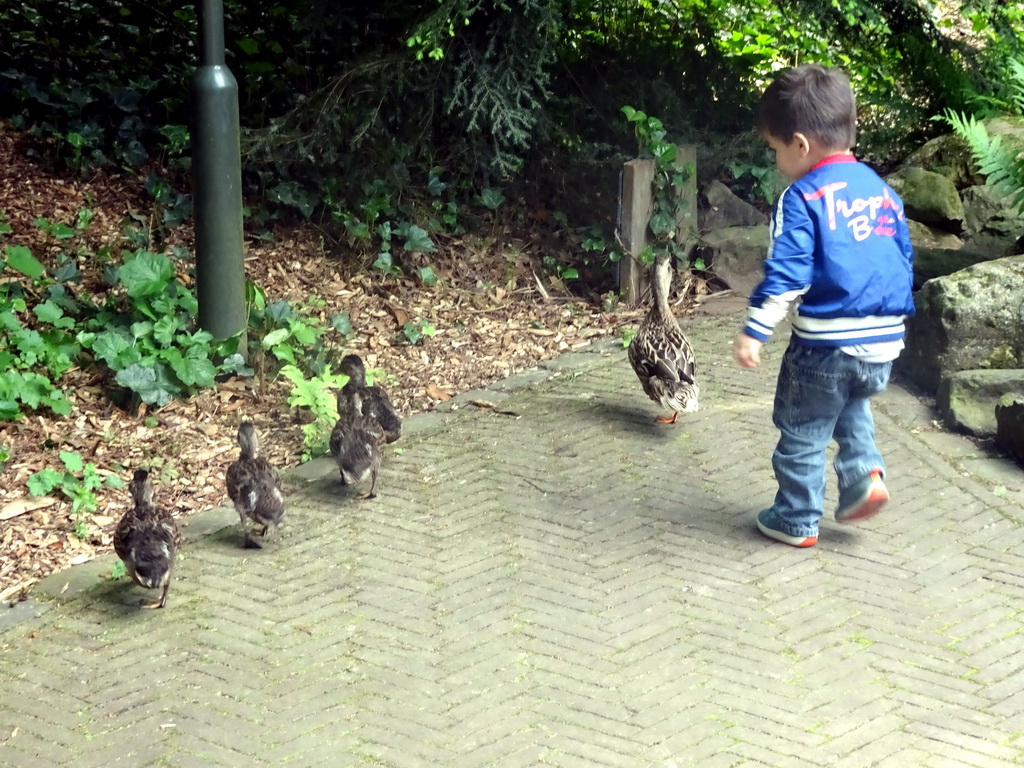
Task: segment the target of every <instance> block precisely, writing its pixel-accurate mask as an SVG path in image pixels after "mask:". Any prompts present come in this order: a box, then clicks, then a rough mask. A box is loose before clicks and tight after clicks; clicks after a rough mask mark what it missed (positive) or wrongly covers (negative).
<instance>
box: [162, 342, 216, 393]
mask: <svg viewBox="0 0 1024 768" xmlns="http://www.w3.org/2000/svg"><path fill="white" fill-rule="evenodd" d="M190 351H191V350H190ZM160 357H161V358H162V359H164V360H166V361H167V364H168V365H170V366H171V370H173V371H174V373H175V375H176V376H177V377H178V378H179V379H180V380H181V383H182V384H184V385H185V386H186V387H212V386H213V384H214V380H213V377H214V375H215V374H216V372H217V371H216V369H215V368H214V367H213V363H211V362H210V361H209V360H208V359H207V358H205V357H202V358H201V357H193V356H191V355H186V356H184V357H183V356H182V354H181V352H179V351H178V350H177V349H176V348H174V347H172V348H171V349H165V350H163V351H162V352H161V353H160Z"/></svg>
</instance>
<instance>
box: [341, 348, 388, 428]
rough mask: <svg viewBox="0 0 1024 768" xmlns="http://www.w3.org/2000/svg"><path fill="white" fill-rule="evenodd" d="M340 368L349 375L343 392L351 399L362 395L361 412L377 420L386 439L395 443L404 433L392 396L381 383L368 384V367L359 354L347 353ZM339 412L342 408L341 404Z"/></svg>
mask: <svg viewBox="0 0 1024 768" xmlns="http://www.w3.org/2000/svg"><path fill="white" fill-rule="evenodd" d="M339 369H340V371H341V372H342V373H344V374H345V375H346V376H348V382H346V384H345V386H344V387H343V388H342V390H341V391H342V394H343V395H344V396H345V397H346V398H349V399H351V398H352V395H353V393H355V392H358V393H359V395H360V402H361V408H360V413H362V414H363V415H364V416H368V417H369V418H371V419H373V420H374V421H376V422H377V423H378V424H379V425H380V428H381V430H383V432H384V439H385V441H386V442H388V443H393V442H395V440H397V439H398V438H399V437H401V435H402V419H401V418H400V417H399V415H398V412H397V411H396V410H395V406H394V405H392V404H391V398H390V397H388V393H387V392H385V391H384V388H383V387H381V386H380V385H379V384H374V385H372V386H367V385H366V367H365V366H364V365H363V360H362V358H361V357H359V355H345V357H343V358H342V360H341V364H340V365H339ZM338 410H339V412H340V410H341V408H340V406H339V409H338Z"/></svg>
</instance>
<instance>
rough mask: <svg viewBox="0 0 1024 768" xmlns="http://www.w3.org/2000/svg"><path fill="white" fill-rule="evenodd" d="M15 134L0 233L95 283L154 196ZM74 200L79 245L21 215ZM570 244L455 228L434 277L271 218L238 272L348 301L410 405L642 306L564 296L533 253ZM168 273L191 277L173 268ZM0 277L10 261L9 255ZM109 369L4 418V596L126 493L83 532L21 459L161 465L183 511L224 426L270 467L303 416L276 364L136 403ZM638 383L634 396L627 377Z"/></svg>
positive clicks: (357, 329) (297, 448) (0, 558)
mask: <svg viewBox="0 0 1024 768" xmlns="http://www.w3.org/2000/svg"><path fill="white" fill-rule="evenodd" d="M25 146H26V145H25V143H24V142H23V141H22V139H21V137H20V136H18V135H17V134H15V133H13V132H11V131H9V130H8V129H6V128H5V127H4V126H3V125H0V169H2V170H0V211H2V212H3V221H6V222H7V223H8V224H10V225H11V227H12V229H13V232H12V233H11V234H9V235H4V236H0V247H4V246H7V245H12V244H16V245H28V246H30V247H31V248H32V251H33V253H34V255H35V256H36V257H37V258H38V259H40V260H41V261H43V262H44V263H46V264H52V263H54V261H55V260H56V259H57V255H58V253H60V252H61V251H62V250H63V251H64V252H65V253H66V254H70V255H71V256H72V257H76V258H77V259H78V264H79V268H80V269H81V270H82V272H83V273H84V280H83V285H84V286H86V287H87V288H89V289H91V290H96V291H100V290H103V288H102V285H101V284H100V282H99V280H98V275H99V273H100V269H101V268H102V263H99V262H101V261H102V259H98V258H97V257H96V254H97V253H102V249H104V248H107V249H110V250H111V251H112V252H113V253H112V255H111V258H113V259H115V260H116V259H117V258H118V256H119V252H120V250H121V249H122V248H123V247H125V246H124V245H123V234H122V232H123V230H124V227H125V225H126V223H128V224H131V223H133V222H134V223H135V224H136V225H138V224H139V223H143V222H145V223H147V224H148V223H152V218H153V217H154V216H155V215H156V214H155V213H154V212H153V206H152V204H151V203H150V202H149V201H148V199H147V195H146V194H145V192H144V191H142V190H141V189H140V187H139V185H138V184H137V183H136V182H135V181H133V180H131V179H127V178H125V177H122V176H119V175H116V174H111V173H102V172H101V173H96V174H95V175H94V176H92V177H90V178H88V179H86V180H79V179H76V178H72V177H61V176H59V175H54V174H52V173H50V172H47V171H46V170H44V169H43V168H42V167H41V166H40V165H39V164H37V163H35V162H33V161H31V160H30V159H28V158H27V157H26V156H25ZM86 208H88V209H90V210H91V211H93V218H92V222H91V224H90V225H89V227H88V229H87V231H86V234H85V236H84V241H85V242H84V244H85V245H86V246H87V247H85V248H82V249H81V251H80V252H79V251H78V250H76V249H78V246H79V245H81V244H82V240H80V239H76V240H73V241H70V243H71V244H70V245H69V241H64V242H58V241H56V240H55V239H54V238H53V237H52V236H50V235H48V234H46V233H45V232H43V231H42V230H41V229H40V228H39V227H38V226H36V224H35V223H34V222H35V221H36V219H37V218H39V217H45V218H46V219H48V220H50V221H52V222H61V223H64V224H68V225H73V224H74V223H75V221H76V218H77V216H78V214H79V212H80V211H82V210H83V209H86ZM541 218H542V217H541ZM537 229H541V228H539V227H538V228H537ZM173 238H174V239H173V240H172V242H169V243H167V244H166V246H167V247H169V246H171V245H178V246H182V247H185V248H190V246H191V242H190V238H191V230H190V228H189V227H188V226H183V227H181V228H179V229H177V230H175V231H174V234H173ZM150 247H151V248H153V249H156V250H160V249H162V248H163V247H164V246H156V245H153V244H151V245H150ZM567 247H571V246H570V245H568V244H567V242H566V241H565V240H562V241H559V240H557V239H555V238H554V237H553V236H551V235H543V234H539V235H538V234H535V233H533V234H527V235H525V236H524V235H523V234H521V233H518V232H511V231H509V230H507V229H505V228H502V227H498V226H492V227H491V228H490V229H489V230H488V231H484V232H481V233H478V234H476V235H474V236H471V237H470V236H467V237H465V238H463V239H451V240H449V241H447V242H445V243H443V244H441V247H440V249H439V251H438V252H437V253H434V254H430V255H429V258H426V257H424V258H423V260H422V264H424V265H425V264H429V265H430V266H432V267H433V268H434V270H435V271H436V272H437V274H438V275H439V276H440V278H441V281H440V282H439V283H438V284H437V285H435V286H434V287H425V286H423V285H421V284H420V283H419V282H418V281H415V280H412V279H407V278H394V277H390V278H384V277H383V276H382V275H379V274H377V273H376V272H375V271H373V270H367V269H365V268H364V267H361V266H355V267H353V266H352V263H353V262H356V261H358V260H357V259H355V258H351V254H350V258H344V259H343V258H339V257H338V256H336V255H334V254H331V253H328V252H326V250H325V248H324V246H323V238H322V237H321V233H320V232H319V231H318V230H317V229H316V228H315V227H313V226H305V227H294V228H280V229H278V230H277V231H276V232H274V237H273V238H272V239H270V240H263V239H259V238H250V239H247V243H246V271H247V276H248V278H249V279H251V280H253V281H254V282H255V283H256V284H257V285H259V286H260V287H261V288H263V290H265V291H266V293H267V296H268V299H269V300H277V299H286V300H288V301H291V302H295V303H301V302H305V301H307V300H308V299H310V298H314V299H319V300H322V301H323V306H322V307H320V308H318V309H317V310H316V312H317V314H318V315H319V316H320V317H321V318H322V319H323V320H324V324H325V325H327V324H328V318H329V317H330V316H331V315H333V314H335V313H338V312H347V313H348V314H349V316H350V319H351V324H352V328H353V329H354V335H353V336H352V337H351V338H349V339H348V340H347V342H346V343H345V346H344V349H343V350H339V352H341V353H347V352H349V351H352V352H356V353H358V354H360V355H361V356H362V357H363V358H364V360H365V361H366V364H367V367H368V368H376V369H381V370H383V371H385V372H387V374H389V375H390V376H393V377H394V378H393V379H391V378H389V381H391V382H393V383H391V384H390V385H389V389H390V392H391V394H392V397H393V399H394V400H395V403H396V405H397V407H398V408H399V410H400V412H401V413H402V414H404V415H406V416H408V415H410V414H413V413H416V412H421V411H429V410H430V409H432V408H434V407H435V406H436V405H437V404H438V403H439V402H441V401H443V400H445V399H447V398H449V397H451V396H452V395H455V394H457V393H459V392H463V391H467V390H470V389H474V388H478V387H481V386H484V385H486V384H488V383H490V382H493V381H495V380H497V379H500V378H503V377H506V376H508V375H510V374H512V373H515V372H516V371H520V370H523V369H526V368H530V367H532V366H535V365H536V364H537V363H538V362H539V361H542V360H545V359H548V358H551V357H554V356H556V355H558V354H560V353H562V352H565V351H567V350H572V349H576V348H578V347H581V346H585V345H587V344H590V343H591V342H593V341H594V340H595V339H601V338H607V337H609V336H613V335H618V334H619V333H620V332H621V330H622V328H623V327H625V326H635V325H636V323H637V322H638V317H639V315H640V312H639V311H625V310H622V309H621V308H618V309H616V310H614V311H605V309H604V308H603V307H602V303H603V302H602V297H600V296H596V295H595V296H590V297H576V296H572V295H570V293H569V292H568V291H567V290H566V287H565V286H564V285H563V284H561V283H560V282H559V281H558V280H557V279H555V278H553V277H550V276H545V275H544V272H543V270H542V264H543V256H544V255H548V254H551V253H555V254H564V253H565V251H564V249H566V248H567ZM558 249H562V250H561V251H559V250H558ZM566 258H568V257H566ZM115 263H116V262H115ZM406 266H407V267H415V266H416V265H415V264H412V265H409V264H407V265H406ZM407 271H410V272H411V271H412V269H411V268H410V269H407ZM179 278H180V279H182V280H183V281H187V280H189V279H190V278H189V277H188V276H187V275H185V274H180V275H179ZM0 279H3V280H10V279H18V276H17V275H15V274H14V273H12V272H10V271H7V272H5V273H3V275H2V277H0ZM420 320H424V321H428V322H429V323H430V324H432V325H433V326H434V327H436V329H437V333H436V335H434V336H433V337H431V338H424V339H423V340H422V341H421V342H420V343H418V344H415V345H412V344H409V343H408V342H407V340H406V339H405V338H404V336H403V335H402V333H401V331H402V328H403V326H404V325H405V323H406V322H410V321H411V322H413V323H416V322H418V321H420ZM339 338H340V337H339ZM339 358H340V354H339ZM106 382H107V380H106V379H105V378H104V376H103V373H102V371H99V370H94V369H91V368H90V369H84V370H83V369H72V370H71V371H70V372H69V373H68V374H66V376H65V377H64V379H63V381H62V382H61V385H62V387H63V388H64V389H65V391H66V392H67V393H68V396H69V398H70V399H71V401H72V403H73V410H72V413H71V415H70V416H69V417H67V418H60V417H55V416H53V415H52V414H49V413H48V412H40V413H31V414H29V415H28V416H27V417H26V418H24V419H22V420H20V421H17V422H6V423H0V447H6V448H7V450H8V451H9V453H10V458H9V459H8V461H7V462H6V464H5V465H4V467H3V471H2V473H0V602H15V601H18V600H21V599H25V598H26V597H27V596H28V594H29V591H30V588H31V586H32V584H33V583H35V582H36V581H38V580H39V579H41V578H43V577H44V576H46V575H48V574H50V573H52V572H54V571H57V570H60V569H62V568H65V567H67V566H68V565H70V564H76V563H81V562H85V561H87V560H90V559H92V558H94V557H96V556H97V555H100V554H103V553H106V552H108V551H110V550H111V535H112V531H113V528H114V526H115V525H116V522H117V520H118V519H119V517H120V515H121V514H122V513H123V511H124V510H125V508H126V507H127V501H128V494H127V491H126V490H124V489H107V488H101V489H100V490H99V491H97V494H98V497H99V504H98V510H97V511H96V512H95V514H93V515H92V516H91V517H90V518H89V519H88V521H87V531H88V534H87V536H86V537H85V538H84V539H79V537H78V536H76V535H75V526H74V521H73V519H72V514H71V505H70V503H69V502H68V501H67V500H65V499H64V498H62V497H59V498H57V497H55V498H48V497H47V498H42V499H38V498H35V497H33V496H31V495H30V494H29V492H28V488H27V485H26V483H27V481H28V479H29V477H30V476H31V475H32V474H34V473H36V472H39V471H40V470H42V469H44V468H45V467H53V468H54V469H58V470H62V469H63V465H62V464H61V461H60V459H59V452H60V451H61V450H65V451H72V452H75V453H78V454H79V455H81V456H82V458H83V459H84V460H85V461H87V462H92V463H93V464H94V465H95V467H96V469H97V471H98V472H99V473H100V474H107V473H115V474H117V475H118V476H119V477H120V478H121V479H122V480H125V481H127V479H128V477H129V476H130V474H131V472H132V471H133V470H134V469H136V468H139V467H144V468H147V469H150V470H151V471H152V472H154V473H155V474H156V475H157V476H158V484H157V495H158V500H159V502H160V503H161V504H163V505H165V506H167V507H169V508H171V509H172V510H173V513H174V515H175V516H176V517H177V518H178V519H179V520H180V521H185V520H186V518H187V517H188V516H189V515H191V514H193V513H196V512H199V511H202V510H204V509H208V508H210V507H212V506H217V505H220V504H224V503H225V501H226V491H225V487H224V471H225V469H226V468H227V466H228V464H229V463H230V462H231V461H232V460H233V459H234V458H235V456H236V455H237V454H236V451H237V443H236V433H237V428H238V424H239V423H240V422H241V421H242V420H244V419H251V420H253V421H254V422H255V423H256V426H257V429H258V431H259V433H260V434H261V437H262V442H263V449H264V451H263V452H264V455H266V456H267V457H268V458H269V459H270V460H271V461H272V462H273V463H274V464H275V465H276V466H277V467H278V468H279V469H286V468H288V467H292V466H295V465H297V464H298V463H300V461H301V458H302V455H303V453H304V446H303V433H302V425H303V424H305V423H308V422H309V421H310V420H311V419H310V417H309V415H308V413H306V412H304V411H303V410H301V409H295V408H292V407H290V406H289V405H288V404H287V396H288V391H289V384H288V382H287V381H286V380H283V379H281V378H275V377H274V376H272V375H266V376H256V377H253V378H232V379H229V380H228V381H225V382H223V383H220V384H218V386H217V388H216V390H213V391H203V392H201V393H199V394H197V395H195V396H194V397H192V398H191V399H189V400H187V401H173V402H171V403H169V404H168V405H166V406H164V407H162V408H158V409H152V410H149V411H147V410H146V409H145V408H144V407H143V408H140V409H139V412H138V413H134V414H133V413H128V412H125V411H124V410H121V409H120V408H118V407H116V406H114V405H113V404H112V403H111V401H110V400H109V399H108V398H107V397H106V396H105V389H104V387H105V384H106ZM637 392H638V396H640V397H642V393H640V390H639V385H638V389H637Z"/></svg>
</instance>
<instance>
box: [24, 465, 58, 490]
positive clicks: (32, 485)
mask: <svg viewBox="0 0 1024 768" xmlns="http://www.w3.org/2000/svg"><path fill="white" fill-rule="evenodd" d="M63 480H64V473H63V472H58V471H57V470H55V469H53V468H52V467H47V468H46V469H44V470H43V471H42V472H36V473H35V474H34V475H32V476H31V477H30V478H29V479H28V492H29V493H31V494H32V495H33V496H45V495H46V494H48V493H49V492H50V491H52V490H53V489H54V488H56V487H57V486H58V485H60V484H61V482H62V481H63Z"/></svg>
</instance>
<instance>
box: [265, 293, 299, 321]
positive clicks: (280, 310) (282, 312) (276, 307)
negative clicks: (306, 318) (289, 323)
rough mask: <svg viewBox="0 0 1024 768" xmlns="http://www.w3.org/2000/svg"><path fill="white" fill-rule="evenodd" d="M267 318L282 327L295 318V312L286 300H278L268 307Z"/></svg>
mask: <svg viewBox="0 0 1024 768" xmlns="http://www.w3.org/2000/svg"><path fill="white" fill-rule="evenodd" d="M267 317H269V318H270V319H271V320H273V321H274V323H275V324H277V325H280V324H281V323H283V322H284V321H285V320H287V319H288V318H289V317H295V310H293V309H292V305H291V304H289V303H288V302H287V301H285V300H284V299H278V300H277V301H272V302H271V303H270V304H268V305H267Z"/></svg>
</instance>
